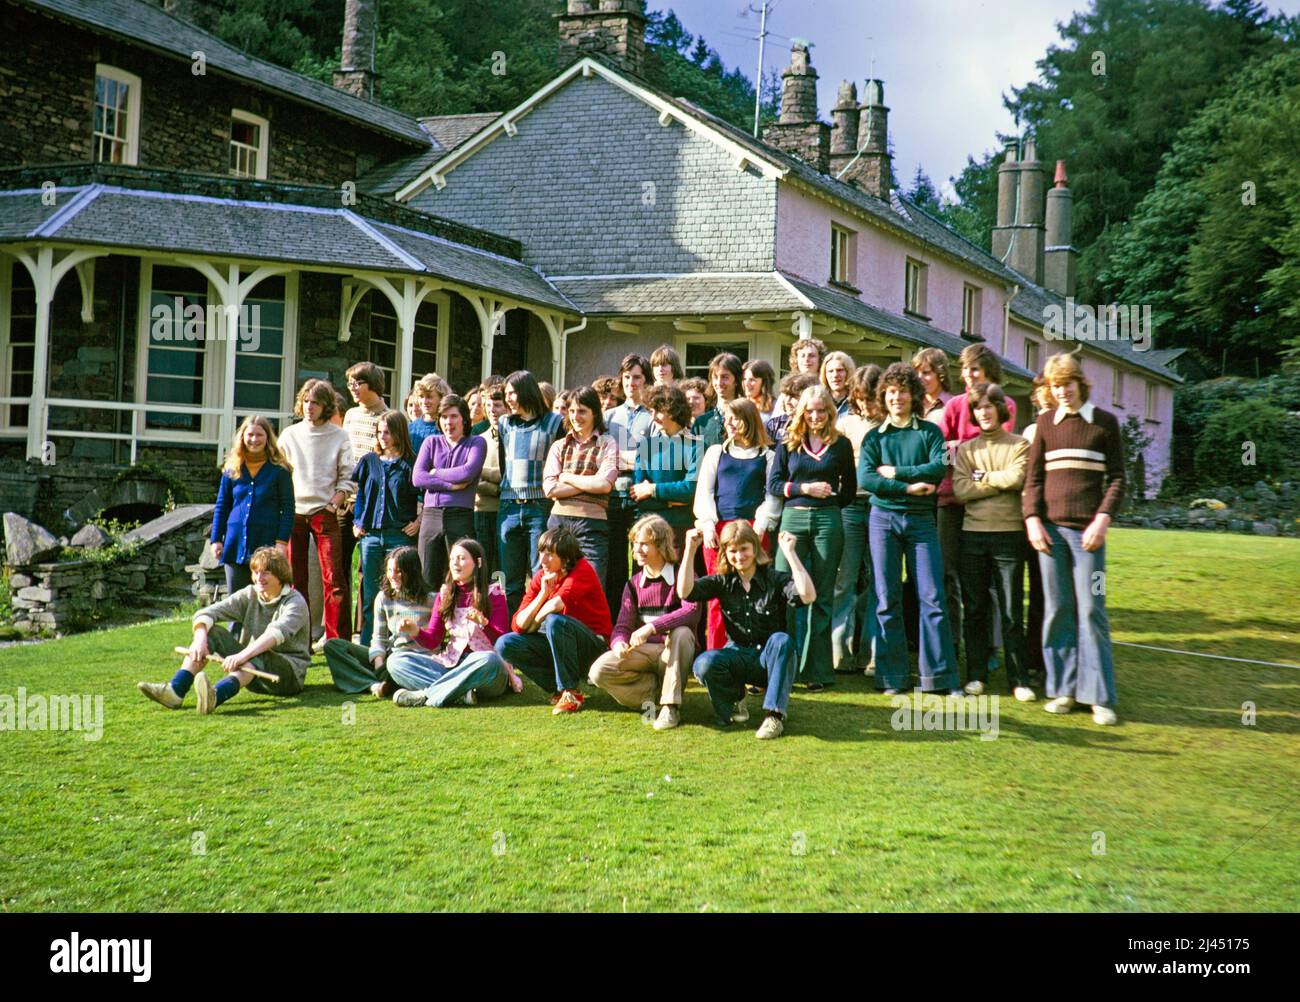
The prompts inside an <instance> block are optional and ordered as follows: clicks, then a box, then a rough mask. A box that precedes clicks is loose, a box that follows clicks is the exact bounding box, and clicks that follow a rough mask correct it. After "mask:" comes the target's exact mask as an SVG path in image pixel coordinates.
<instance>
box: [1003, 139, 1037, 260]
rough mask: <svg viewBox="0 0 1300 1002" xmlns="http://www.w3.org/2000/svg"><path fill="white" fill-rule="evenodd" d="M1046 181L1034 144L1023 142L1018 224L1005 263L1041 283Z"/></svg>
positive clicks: (1030, 141) (1031, 141) (1029, 141)
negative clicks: (1009, 254)
mask: <svg viewBox="0 0 1300 1002" xmlns="http://www.w3.org/2000/svg"><path fill="white" fill-rule="evenodd" d="M1046 186H1047V181H1046V179H1045V178H1044V176H1043V165H1042V163H1041V162H1039V159H1038V144H1037V143H1035V142H1034V140H1032V139H1028V140H1026V141H1025V158H1024V159H1023V160H1021V161H1020V226H1019V227H1018V232H1017V235H1016V241H1015V246H1014V247H1012V249H1011V258H1010V260H1009V261H1008V262H1007V263H1008V264H1009V265H1011V267H1012V268H1014V269H1015V270H1016V271H1018V272H1020V274H1022V275H1024V276H1025V277H1026V278H1030V279H1033V280H1034V282H1036V283H1038V284H1039V285H1042V284H1043V246H1044V236H1045V233H1044V227H1043V210H1044V202H1043V199H1044V196H1045V195H1046V191H1045V189H1046Z"/></svg>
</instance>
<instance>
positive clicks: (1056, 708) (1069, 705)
mask: <svg viewBox="0 0 1300 1002" xmlns="http://www.w3.org/2000/svg"><path fill="white" fill-rule="evenodd" d="M1043 709H1044V710H1046V711H1047V712H1048V713H1069V712H1070V711H1071V710H1073V709H1074V697H1073V696H1057V697H1056V698H1055V699H1052V700H1048V702H1047V705H1046V706H1044V707H1043Z"/></svg>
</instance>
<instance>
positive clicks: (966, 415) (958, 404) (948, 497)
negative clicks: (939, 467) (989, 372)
mask: <svg viewBox="0 0 1300 1002" xmlns="http://www.w3.org/2000/svg"><path fill="white" fill-rule="evenodd" d="M966 400H967V398H966V394H965V393H964V392H963V393H958V394H957V395H956V396H954V397H953V398H952V399H951V400H949V401H948V402H947V403H946V404H945V405H944V408H943V419H942V420H941V421H940V422H939V430H940V431H941V432H943V440H944V441H945V442H950V443H951V442H957V443H958V444H960V443H962V442H969V441H970V440H971V439H972V438H979V434H980V426H979V424H978V423H977V422H976V420H975V419H974V418H973V417H971V416H970V407H969V406H968V405H967V402H966ZM1007 410H1009V411H1010V412H1011V417H1010V418H1009V419H1008V420H1007V421H1006V422H1005V423H1004V424H1003V425H1002V427H1003V428H1005V429H1006V430H1007V431H1009V432H1011V433H1012V434H1015V430H1016V402H1015V401H1014V400H1012V399H1011V397H1009V396H1008V397H1007ZM948 456H949V463H948V471H949V472H948V475H947V476H946V477H944V478H943V483H941V484H940V485H939V504H941V505H944V506H947V505H952V504H961V502H960V501H958V500H957V497H956V495H954V494H953V492H952V463H953V462H954V461H955V460H956V456H957V450H956V449H955V448H954V447H953V446H951V445H950V446H949V448H948Z"/></svg>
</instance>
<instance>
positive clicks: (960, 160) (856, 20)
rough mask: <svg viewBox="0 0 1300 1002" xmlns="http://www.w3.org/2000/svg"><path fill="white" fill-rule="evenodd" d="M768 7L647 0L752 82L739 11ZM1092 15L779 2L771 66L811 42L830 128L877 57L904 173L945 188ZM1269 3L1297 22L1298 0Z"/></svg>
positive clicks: (1040, 6) (850, 1) (751, 54)
mask: <svg viewBox="0 0 1300 1002" xmlns="http://www.w3.org/2000/svg"><path fill="white" fill-rule="evenodd" d="M761 3H762V0H649V2H648V3H647V7H649V8H650V9H652V10H669V9H671V10H675V11H676V12H677V16H678V18H680V19H681V21H682V23H683V25H685V27H686V30H687V31H689V32H691V33H692V34H694V35H703V36H704V38H705V39H706V40H707V41H708V43H709V45H710V46H712V47H713V48H714V49H716V50H717V51H718V53H719V55H720V56H721V57H722V59H723V61H724V62H725V63H726V64H727V66H728V67H739V68H741V69H743V70H744V71H745V72H746V73H747V74H748V75H749V76H750V77H751V78H752V77H753V75H754V71H755V69H756V68H757V65H758V42H757V41H756V40H755V39H756V36H757V34H758V24H759V17H758V15H757V14H754V13H749V14H746V15H744V16H742V13H743V12H745V11H746V9H747V8H748V7H750V6H753V7H755V8H757V7H760V6H761ZM1086 7H1087V0H996V2H988V3H985V2H981V0H951V2H943V0H907V2H901V0H773V4H772V7H771V13H770V14H769V16H768V25H767V26H768V30H769V32H771V33H772V34H771V36H770V37H769V38H768V39H767V47H766V51H765V53H764V58H763V65H764V67H765V68H767V69H778V70H779V69H780V68H781V67H784V66H786V65H788V64H789V62H790V39H791V38H792V37H797V38H805V39H807V40H808V41H810V42H812V43H813V50H812V59H813V66H814V67H815V68H816V69H817V72H818V74H820V79H819V80H818V86H817V99H818V104H819V106H820V107H821V111H822V118H823V120H824V121H827V122H829V121H830V109H831V107H832V105H834V103H835V94H836V91H837V90H838V88H839V83H840V81H841V80H846V79H848V80H855V81H856V82H857V85H858V90H859V92H861V90H862V82H863V80H864V79H865V78H866V77H868V76H869V75H871V61H872V56H873V54H874V57H875V67H876V71H875V76H877V77H879V78H880V79H882V80H884V82H885V104H887V105H888V106H889V108H890V117H889V129H890V135H891V136H892V137H893V141H894V152H895V162H894V170H895V172H896V174H897V176H898V177H899V179H900V180H901V181H903V182H904V183H910V181H911V178H912V174H913V172H914V171H915V170H916V166H917V164H918V163H920V164H921V165H922V166H924V167H925V170H926V172H927V173H928V174H929V175H930V177H931V178H932V179H933V180H934V182H935V185H936V186H938V187H940V189H941V190H943V189H944V188H946V187H947V185H946V182H947V179H948V178H949V177H950V176H952V175H955V174H958V173H960V172H961V169H962V168H963V167H964V166H965V164H966V156H967V154H975V153H979V152H981V151H983V150H985V149H991V148H992V147H993V145H994V135H995V134H996V133H997V132H999V131H1002V132H1011V131H1013V130H1014V127H1015V123H1014V122H1013V120H1012V118H1011V116H1010V115H1009V114H1007V112H1006V110H1005V109H1004V108H1003V107H1002V94H1003V93H1004V92H1006V91H1009V90H1010V89H1011V87H1013V86H1016V87H1020V86H1023V85H1024V84H1026V83H1028V82H1029V81H1030V80H1033V79H1035V78H1036V77H1037V75H1038V72H1037V69H1036V67H1035V65H1034V64H1035V63H1036V62H1037V60H1039V59H1040V58H1042V56H1043V54H1044V53H1045V52H1046V51H1047V48H1048V46H1049V45H1051V44H1053V43H1054V42H1058V41H1059V39H1060V36H1059V34H1058V32H1057V30H1056V24H1057V22H1059V21H1068V20H1069V19H1070V16H1071V15H1072V13H1073V12H1074V11H1075V10H1082V9H1086ZM1269 7H1270V8H1271V9H1273V10H1281V11H1283V12H1285V13H1287V14H1295V13H1297V11H1300V0H1282V2H1273V3H1270V4H1269Z"/></svg>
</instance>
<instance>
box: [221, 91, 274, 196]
mask: <svg viewBox="0 0 1300 1002" xmlns="http://www.w3.org/2000/svg"><path fill="white" fill-rule="evenodd" d="M230 120H231V122H245V123H247V124H249V125H254V126H256V127H257V129H258V133H257V135H258V144H257V147H256V150H255V152H256V154H257V169H256V170H255V171H254V172H253V173H252V174H239V173H236V172H235V171H234V170H233V169H231V170H230V175H231V177H247V178H255V179H257V180H259V181H265V180H266V176H267V170H268V166H269V164H270V152H271V123H270V122H268V121H267V120H266V119H265V118H263V117H262V116H261V115H254V114H253V113H252V112H251V111H244V110H242V109H240V108H232V109H231V111H230ZM230 148H231V149H240V150H253V149H254V147H251V146H248V145H246V144H245V143H238V142H236V141H235V137H234V133H233V131H232V133H231V136H230Z"/></svg>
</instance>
